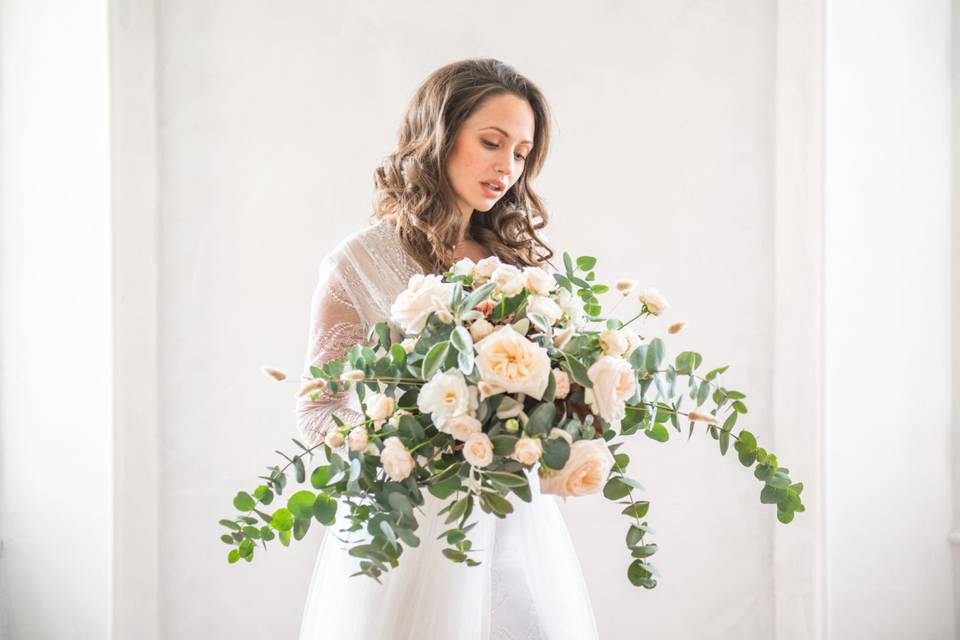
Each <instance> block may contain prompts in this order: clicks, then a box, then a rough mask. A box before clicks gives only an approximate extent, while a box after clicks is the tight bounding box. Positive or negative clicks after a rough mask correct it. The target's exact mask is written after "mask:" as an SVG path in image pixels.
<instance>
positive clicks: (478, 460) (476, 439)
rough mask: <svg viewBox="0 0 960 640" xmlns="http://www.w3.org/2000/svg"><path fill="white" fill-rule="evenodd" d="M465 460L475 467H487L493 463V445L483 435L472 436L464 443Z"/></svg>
mask: <svg viewBox="0 0 960 640" xmlns="http://www.w3.org/2000/svg"><path fill="white" fill-rule="evenodd" d="M463 459H464V460H466V461H467V462H469V463H470V464H472V465H473V466H475V467H485V466H487V465H488V464H490V463H491V462H493V443H492V442H490V437H489V436H488V435H487V434H485V433H483V432H482V431H481V432H480V433H474V434H471V436H470V437H469V438H467V441H466V442H464V443H463Z"/></svg>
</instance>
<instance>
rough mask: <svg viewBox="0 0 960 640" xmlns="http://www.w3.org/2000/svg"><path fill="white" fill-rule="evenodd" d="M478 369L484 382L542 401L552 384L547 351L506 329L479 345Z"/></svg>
mask: <svg viewBox="0 0 960 640" xmlns="http://www.w3.org/2000/svg"><path fill="white" fill-rule="evenodd" d="M477 367H478V368H479V369H480V378H481V380H483V381H484V382H487V383H488V384H491V385H494V386H495V387H499V388H501V389H503V390H504V391H506V392H508V393H524V394H526V395H528V396H530V397H531V398H536V399H537V400H539V399H540V398H542V397H543V392H544V391H545V390H546V388H547V383H548V382H549V374H550V357H549V356H547V350H546V349H544V348H543V347H541V346H539V345H537V344H534V343H533V342H531V341H530V340H527V338H525V337H524V336H521V335H520V334H519V333H517V332H516V331H514V329H513V328H512V327H509V326H506V327H501V328H500V329H498V330H497V331H494V332H493V333H491V334H490V335H489V336H487V337H486V338H484V339H483V341H482V342H480V343H479V344H478V345H477ZM421 394H422V392H421Z"/></svg>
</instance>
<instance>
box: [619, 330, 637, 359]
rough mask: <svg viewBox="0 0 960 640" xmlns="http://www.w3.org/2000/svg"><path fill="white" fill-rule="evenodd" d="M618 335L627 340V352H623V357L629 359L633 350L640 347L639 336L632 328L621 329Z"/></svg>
mask: <svg viewBox="0 0 960 640" xmlns="http://www.w3.org/2000/svg"><path fill="white" fill-rule="evenodd" d="M620 333H621V334H622V335H623V337H624V338H626V339H627V350H626V351H624V352H623V357H624V358H629V357H630V354H631V353H633V350H634V349H636V348H637V347H639V346H640V344H641V340H640V336H638V335H637V332H636V331H634V330H633V327H622V328H621V329H620Z"/></svg>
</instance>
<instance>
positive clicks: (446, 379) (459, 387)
mask: <svg viewBox="0 0 960 640" xmlns="http://www.w3.org/2000/svg"><path fill="white" fill-rule="evenodd" d="M417 408H418V409H420V411H421V412H423V413H429V414H430V417H431V419H433V424H434V425H436V427H437V428H438V429H442V428H443V426H444V423H445V422H446V420H447V418H449V417H451V416H462V415H463V414H465V413H466V412H467V411H468V410H469V409H470V394H469V392H468V391H467V382H466V380H465V379H464V377H463V374H462V373H461V372H460V370H459V369H451V370H449V371H438V372H437V373H436V374H434V376H433V378H431V379H430V381H429V382H427V383H426V384H425V385H423V388H422V389H420V396H419V397H418V398H417Z"/></svg>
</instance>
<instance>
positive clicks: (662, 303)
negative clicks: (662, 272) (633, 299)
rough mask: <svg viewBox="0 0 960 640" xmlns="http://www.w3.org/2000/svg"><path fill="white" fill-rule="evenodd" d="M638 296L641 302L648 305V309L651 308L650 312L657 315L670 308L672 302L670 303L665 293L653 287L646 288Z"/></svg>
mask: <svg viewBox="0 0 960 640" xmlns="http://www.w3.org/2000/svg"><path fill="white" fill-rule="evenodd" d="M637 297H638V298H639V300H640V302H642V303H643V304H645V305H647V309H649V311H650V313H652V314H653V315H655V316H658V315H660V314H661V313H663V312H664V311H666V310H667V309H669V308H670V303H668V302H667V299H666V298H664V297H663V294H662V293H660V292H659V291H657V290H656V289H654V288H653V287H648V288H646V289H644V290H643V291H641V292H640V295H639V296H637Z"/></svg>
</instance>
